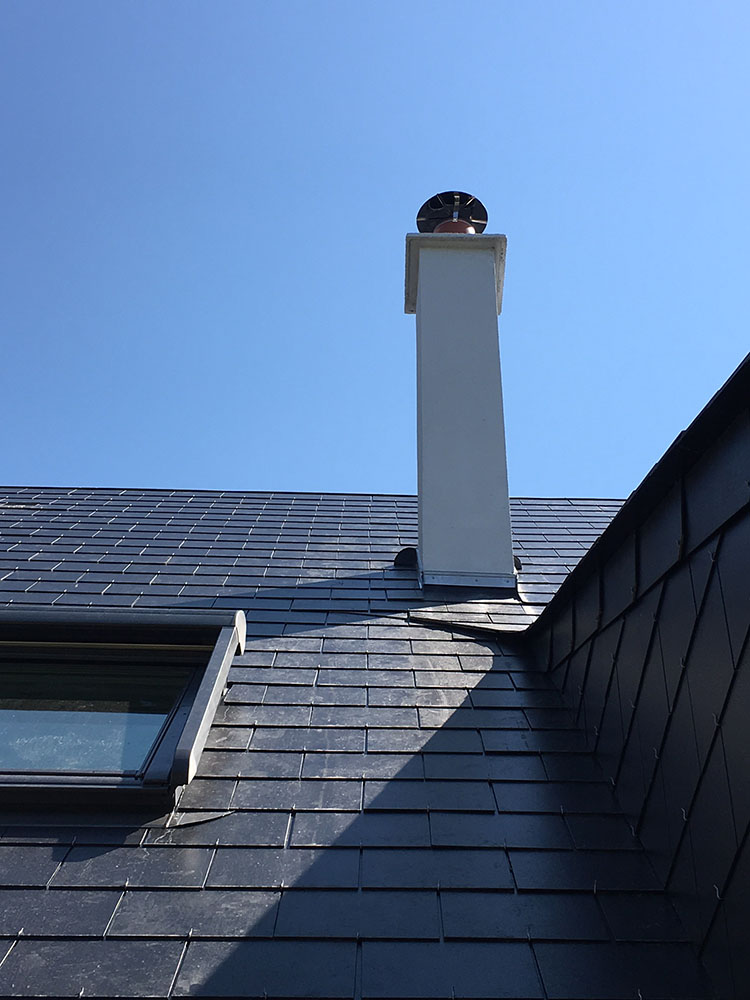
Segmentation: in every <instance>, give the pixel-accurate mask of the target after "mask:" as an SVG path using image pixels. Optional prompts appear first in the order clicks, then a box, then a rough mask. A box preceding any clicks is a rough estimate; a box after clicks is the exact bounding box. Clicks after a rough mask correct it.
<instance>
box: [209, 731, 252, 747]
mask: <svg viewBox="0 0 750 1000" xmlns="http://www.w3.org/2000/svg"><path fill="white" fill-rule="evenodd" d="M251 735H252V729H245V728H243V729H240V728H239V727H237V726H211V729H210V731H209V734H208V740H207V741H206V747H207V749H209V750H215V749H227V750H245V749H246V748H247V745H248V743H249V742H250V737H251Z"/></svg>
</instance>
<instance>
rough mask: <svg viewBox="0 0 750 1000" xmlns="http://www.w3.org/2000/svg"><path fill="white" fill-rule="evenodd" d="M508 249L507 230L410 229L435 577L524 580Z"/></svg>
mask: <svg viewBox="0 0 750 1000" xmlns="http://www.w3.org/2000/svg"><path fill="white" fill-rule="evenodd" d="M504 249H505V237H504V236H493V237H485V236H448V237H446V236H439V237H435V236H432V235H426V236H409V237H407V260H411V262H412V264H411V268H410V271H411V273H412V274H414V273H416V274H418V280H417V290H416V314H417V447H418V491H419V559H420V567H421V572H422V578H423V582H424V583H427V584H429V583H434V584H442V585H448V586H450V585H463V586H485V587H490V586H495V587H502V586H513V585H514V584H515V574H514V568H513V551H512V547H511V535H510V509H509V502H508V474H507V468H506V457H505V428H504V422H503V405H502V387H501V381H500V350H499V346H498V334H497V313H498V311H499V306H500V295H501V289H502V268H503V261H504ZM415 265H416V267H415ZM407 297H408V281H407ZM407 305H408V302H407Z"/></svg>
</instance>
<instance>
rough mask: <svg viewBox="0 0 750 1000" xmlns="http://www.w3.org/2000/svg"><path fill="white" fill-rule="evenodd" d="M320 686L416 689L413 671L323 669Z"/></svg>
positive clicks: (319, 678) (319, 681) (320, 674)
mask: <svg viewBox="0 0 750 1000" xmlns="http://www.w3.org/2000/svg"><path fill="white" fill-rule="evenodd" d="M318 684H319V685H325V684H332V685H334V686H338V685H347V686H351V687H361V686H363V685H364V686H367V687H414V674H413V672H412V671H411V670H369V669H367V670H331V669H323V668H321V670H320V673H319V674H318Z"/></svg>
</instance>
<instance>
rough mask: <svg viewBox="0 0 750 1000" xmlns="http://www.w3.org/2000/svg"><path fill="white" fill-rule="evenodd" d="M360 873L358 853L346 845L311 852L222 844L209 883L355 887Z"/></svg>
mask: <svg viewBox="0 0 750 1000" xmlns="http://www.w3.org/2000/svg"><path fill="white" fill-rule="evenodd" d="M358 874H359V853H358V852H357V851H353V850H347V849H343V848H342V849H340V850H339V849H338V848H328V849H327V850H325V851H319V850H318V851H315V850H313V851H310V850H305V849H303V848H286V849H283V850H270V849H267V848H252V847H247V848H243V847H236V848H235V847H225V848H222V847H220V848H219V849H218V850H217V851H216V857H215V859H214V863H213V864H212V865H211V872H210V875H209V878H208V882H207V885H208V886H210V887H227V888H229V887H232V886H238V887H240V888H243V889H278V888H281V887H282V886H297V887H310V888H319V889H329V888H331V889H346V888H351V889H355V888H356V887H357V884H358Z"/></svg>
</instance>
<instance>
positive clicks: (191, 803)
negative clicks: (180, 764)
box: [178, 778, 237, 810]
mask: <svg viewBox="0 0 750 1000" xmlns="http://www.w3.org/2000/svg"><path fill="white" fill-rule="evenodd" d="M236 785H237V782H236V781H235V780H234V779H232V778H195V779H194V780H193V781H191V782H190V784H189V785H186V786H185V787H184V789H183V791H182V794H181V795H180V797H179V800H178V803H179V806H180V809H211V810H215V809H228V808H229V805H230V803H231V801H232V794H233V792H234V790H235V787H236Z"/></svg>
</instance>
